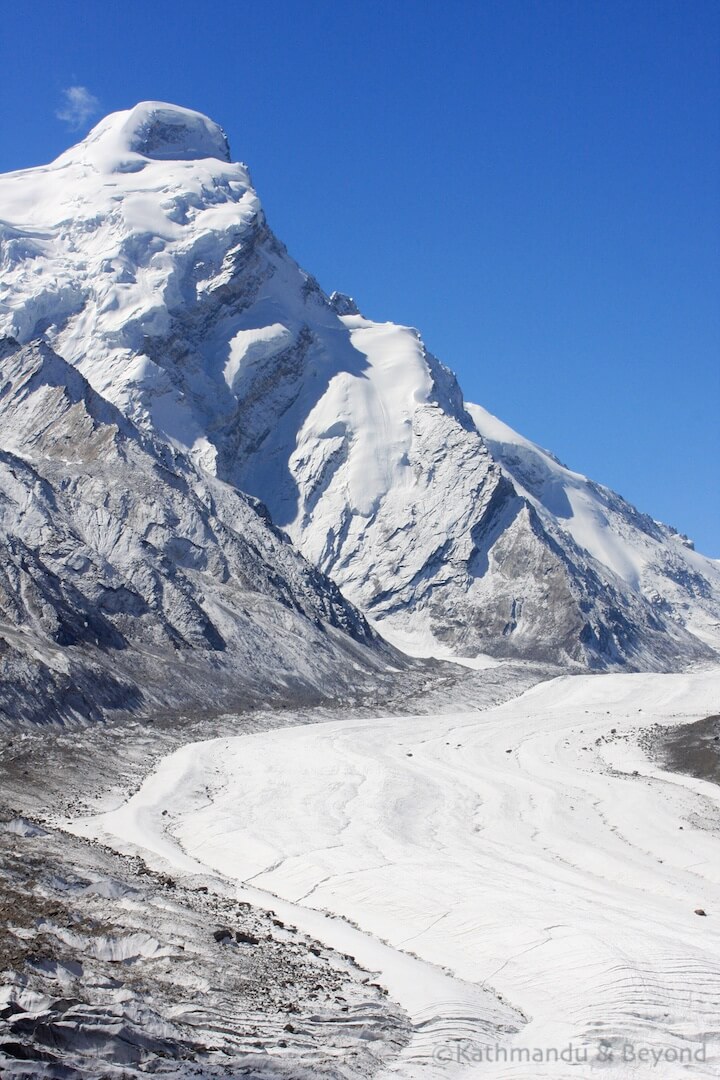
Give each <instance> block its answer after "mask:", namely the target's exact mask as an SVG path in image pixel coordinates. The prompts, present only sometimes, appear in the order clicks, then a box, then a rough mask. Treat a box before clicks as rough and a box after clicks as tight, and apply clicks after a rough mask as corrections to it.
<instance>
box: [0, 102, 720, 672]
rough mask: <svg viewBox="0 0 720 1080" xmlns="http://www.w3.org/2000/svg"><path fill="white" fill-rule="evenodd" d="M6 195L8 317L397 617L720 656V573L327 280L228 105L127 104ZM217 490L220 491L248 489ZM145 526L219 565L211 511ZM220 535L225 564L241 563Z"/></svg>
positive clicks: (448, 628)
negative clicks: (306, 255)
mask: <svg viewBox="0 0 720 1080" xmlns="http://www.w3.org/2000/svg"><path fill="white" fill-rule="evenodd" d="M0 207H2V213H1V214H0V217H2V219H3V220H4V221H5V222H14V224H13V225H3V226H2V227H0V266H1V267H2V279H1V281H2V284H0V329H4V330H5V332H6V333H8V334H12V335H13V336H14V337H16V338H18V339H19V340H20V341H21V342H23V343H26V342H29V341H31V340H33V339H35V338H37V337H38V336H42V337H43V339H44V340H45V341H47V342H48V343H49V344H50V345H52V347H53V348H54V349H56V351H57V352H59V353H60V354H62V356H63V357H64V358H65V359H66V360H67V361H68V362H70V363H71V364H73V365H74V366H75V367H76V368H77V369H78V370H79V371H80V372H82V373H83V374H84V375H85V376H86V378H87V379H88V381H89V382H90V384H92V386H93V387H94V388H95V390H97V391H98V392H99V393H100V394H102V395H103V397H104V398H106V399H107V400H108V401H112V402H113V404H114V405H115V406H117V408H118V409H119V410H120V412H121V413H122V414H123V416H125V417H127V418H129V420H130V421H132V423H133V424H134V425H135V426H136V427H137V428H138V429H139V430H141V431H143V432H144V433H145V435H146V436H147V437H148V438H152V439H153V440H155V443H154V445H155V446H156V448H157V446H158V444H159V442H162V443H164V444H165V445H166V447H167V448H172V449H166V450H165V451H163V453H165V454H166V455H167V454H169V455H170V458H171V459H172V460H175V457H174V455H175V452H176V451H178V452H180V453H181V455H182V460H183V462H184V464H183V470H184V471H183V476H184V477H185V482H186V483H187V484H188V490H190V489H192V491H193V492H194V491H195V489H196V488H197V487H198V485H200V486H201V487H203V490H207V491H211V492H212V493H213V496H212V497H213V498H218V499H219V498H220V497H219V496H217V497H216V496H215V494H214V492H215V489H214V488H213V484H214V481H212V480H211V479H210V478H209V477H208V474H213V475H214V476H216V477H217V478H218V479H219V480H222V481H225V482H226V484H229V485H232V486H233V487H235V488H236V489H239V490H240V491H244V492H247V493H249V494H250V495H252V496H256V497H257V498H259V499H261V500H262V501H263V502H264V503H265V504H266V505H267V506H268V508H269V510H270V512H271V515H272V519H273V521H274V522H275V524H276V525H277V526H280V527H281V528H283V529H285V530H286V531H287V532H288V533H289V535H290V536H291V537H292V538H293V540H294V541H295V543H296V544H297V546H298V547H299V549H300V550H301V551H302V552H303V553H304V554H305V555H306V557H307V558H308V559H309V560H310V561H311V562H312V563H314V564H315V566H317V567H318V568H319V569H320V570H321V571H323V572H325V573H327V574H329V575H331V576H332V578H333V579H334V580H335V581H336V582H337V584H338V585H339V586H340V588H341V589H342V590H343V592H344V594H345V595H346V596H347V597H348V598H349V599H350V600H351V601H353V602H354V603H356V604H357V605H359V606H360V607H361V608H362V609H363V610H364V611H365V612H366V613H367V614H368V615H369V616H371V617H372V618H373V619H374V620H377V623H378V625H379V627H380V628H381V630H382V631H383V632H385V633H388V634H391V635H393V634H395V635H399V638H400V639H402V640H412V641H414V643H415V646H416V647H417V646H418V645H419V646H422V647H425V648H426V649H430V650H433V649H437V648H439V647H443V648H445V649H447V650H449V651H451V652H454V653H456V654H459V655H464V656H473V655H475V654H477V653H478V652H488V653H491V654H493V655H496V656H512V657H525V658H532V659H542V660H551V661H554V662H560V663H563V664H569V665H571V666H572V665H578V666H581V667H591V668H601V667H607V666H614V665H620V666H630V667H633V668H650V669H666V668H672V667H677V666H679V665H683V664H685V663H688V662H692V661H694V660H698V659H704V658H708V657H712V656H716V655H717V653H716V652H715V651H714V650H716V649H717V648H718V647H719V646H720V571H719V569H718V565H717V564H716V563H714V562H713V561H712V560H709V559H704V558H703V557H702V556H700V555H698V554H696V553H695V552H693V551H691V550H690V548H689V547H688V546H687V544H686V543H684V542H683V540H682V538H680V537H678V536H677V534H674V533H673V532H672V531H671V530H669V529H668V528H666V527H665V526H661V525H658V524H657V523H654V522H651V521H650V519H648V518H646V517H645V516H644V515H641V514H639V513H638V512H637V511H635V510H634V509H633V508H632V507H629V506H628V504H627V503H625V502H624V501H623V500H621V499H620V498H619V497H618V496H615V495H614V494H613V493H612V492H609V491H607V489H604V488H600V487H599V486H598V485H594V484H592V483H591V482H589V481H587V480H586V479H585V478H584V477H578V476H577V474H573V473H570V472H569V471H568V470H563V468H562V466H560V465H559V463H557V462H556V461H555V459H553V458H552V457H551V455H548V454H546V453H545V452H544V451H541V450H540V449H539V448H538V447H534V446H533V445H532V444H530V443H528V442H527V441H526V440H522V438H521V437H520V436H516V435H515V433H512V432H510V434H509V435H508V434H507V433H508V432H509V429H505V428H504V425H500V427H501V428H502V429H503V431H502V432H499V428H498V424H499V422H498V421H495V420H494V418H492V417H489V416H488V414H487V413H485V412H484V410H482V409H479V408H477V407H475V406H471V405H466V404H465V403H464V402H463V398H462V393H461V391H460V389H459V387H458V385H457V382H456V381H455V378H454V376H453V375H452V374H451V372H449V371H448V370H447V369H446V368H444V367H443V365H442V364H440V363H439V362H438V361H437V360H436V359H435V358H434V357H432V356H431V355H430V354H429V353H428V352H427V351H426V349H425V347H424V345H423V342H422V340H421V338H420V336H419V335H418V333H417V331H415V330H412V329H410V328H407V327H402V326H395V325H394V324H391V323H374V322H371V321H370V320H368V319H365V318H363V316H361V315H360V314H359V313H358V309H357V306H356V305H355V303H354V301H352V300H351V299H350V298H349V297H346V296H344V295H341V294H333V296H332V297H330V298H328V297H327V296H325V294H324V293H323V292H322V290H321V289H320V288H319V286H318V285H317V283H316V282H315V281H314V279H313V278H312V277H310V276H309V275H307V274H306V273H305V272H303V271H302V270H301V269H300V268H299V267H298V266H297V264H296V263H295V262H294V261H293V260H292V259H291V258H290V257H289V256H288V254H287V252H286V251H285V249H284V247H283V246H282V245H281V244H280V243H279V242H278V240H277V239H276V238H275V237H274V236H273V234H272V232H271V231H270V230H269V228H268V226H267V223H266V221H265V218H264V215H263V212H262V208H261V206H260V203H259V200H258V198H257V195H256V194H255V192H254V190H253V189H252V186H251V183H250V179H249V175H248V173H247V170H246V168H245V166H243V165H238V164H233V163H231V162H230V161H229V160H228V154H227V152H226V143H225V140H224V135H223V133H222V131H221V129H220V128H218V126H217V125H215V124H213V123H212V121H209V120H207V119H206V118H204V117H200V116H199V114H195V113H190V112H189V111H188V110H176V109H174V107H173V106H167V105H163V104H160V103H146V104H144V105H140V106H137V107H136V108H135V109H133V110H131V111H129V112H127V113H118V114H114V115H113V116H110V117H108V118H106V120H104V121H103V122H102V123H101V124H99V125H98V126H97V127H96V128H95V129H94V130H93V132H91V134H90V135H89V136H88V138H87V139H86V140H85V141H84V142H82V143H80V144H79V145H78V146H76V147H74V148H72V149H71V150H69V151H68V152H67V153H66V154H64V155H62V157H61V158H59V159H58V160H57V161H56V162H54V163H53V164H51V165H49V166H47V167H46V168H44V169H35V170H27V171H25V172H23V173H15V174H10V175H8V176H6V177H4V178H0ZM160 453H161V452H160V450H158V449H156V454H160ZM190 461H192V462H193V463H194V465H193V466H191V465H190V463H189V462H190ZM193 469H194V470H195V471H192V470H193ZM198 470H200V471H198ZM190 475H192V477H193V479H192V480H188V479H187V477H188V476H190ZM218 490H221V491H222V492H223V495H222V499H221V500H220V501H221V503H222V505H223V507H225V506H227V504H228V500H231V499H235V500H237V504H238V505H242V506H244V507H246V508H247V507H248V506H249V505H250V504H249V503H248V501H247V500H242V499H241V498H240V497H239V496H237V495H231V494H230V492H229V489H228V488H227V487H225V486H222V485H220V486H219V487H218ZM143 497H144V496H143ZM208 497H209V496H208ZM93 498H95V499H98V498H100V492H99V489H98V488H96V489H95V494H94V495H93ZM182 498H183V499H184V498H185V495H183V496H182ZM201 498H205V495H203V496H201ZM233 505H235V504H233ZM224 512H225V511H224ZM174 513H175V514H179V511H178V509H177V508H176V509H175V510H174ZM156 516H157V515H156ZM179 516H180V518H181V520H182V514H179ZM146 526H147V527H148V528H150V533H149V534H148V536H147V538H145V539H147V541H148V542H149V543H151V544H153V545H155V546H156V548H157V549H158V550H159V551H162V552H163V553H164V554H165V555H166V556H167V554H168V545H169V546H170V549H171V552H172V558H173V560H174V561H175V563H180V564H182V565H183V576H187V575H191V574H197V573H200V572H203V568H201V567H198V566H195V565H191V566H185V565H184V564H185V563H187V562H188V561H189V562H190V563H191V564H192V563H193V560H196V559H197V558H199V557H200V556H198V555H197V553H196V551H195V547H194V546H193V545H194V544H195V543H196V541H195V539H194V538H193V537H194V533H193V531H192V529H191V530H190V533H189V534H188V532H187V530H186V531H185V532H184V533H183V534H182V536H180V537H176V536H175V529H176V527H175V526H174V525H172V524H171V523H169V521H168V520H166V519H162V520H161V521H159V522H156V523H150V522H147V523H146ZM151 526H152V527H151ZM268 535H269V533H268ZM178 545H179V547H178ZM221 546H222V545H221ZM200 547H201V548H203V545H202V544H201V545H200ZM180 549H182V550H180ZM203 550H204V554H203V555H202V559H204V560H207V563H206V566H205V571H206V572H207V573H208V574H210V575H211V576H213V580H215V577H214V575H215V574H216V573H220V574H222V573H223V572H224V571H223V570H222V566H223V559H224V558H226V556H225V554H221V553H220V552H214V554H212V555H211V554H210V552H209V550H206V549H203ZM213 551H214V547H213ZM274 557H275V556H274V554H272V555H271V556H270V558H271V559H272V558H274ZM281 576H282V575H281ZM318 580H320V579H318ZM123 587H124V588H126V587H127V586H123ZM323 590H327V585H326V584H323V585H322V587H321V588H320V592H321V594H323V595H324V596H325V599H321V600H318V601H317V603H319V605H320V608H321V609H322V611H323V612H326V610H330V609H327V603H329V601H328V600H327V595H326V594H325V593H323ZM11 591H12V590H11ZM131 591H132V590H131ZM135 591H138V590H137V589H136V590H135ZM281 591H282V590H281ZM181 592H182V590H181ZM166 593H167V596H168V597H170V596H171V595H172V596H173V600H172V602H171V601H170V600H169V599H168V601H167V604H165V603H164V605H163V611H166V614H167V626H166V628H165V630H163V633H164V634H165V635H166V637H167V638H168V640H170V639H172V638H173V635H175V634H177V635H179V638H180V639H181V640H182V641H183V642H185V643H187V644H192V646H193V647H197V648H198V649H202V650H206V651H207V650H209V651H211V652H213V651H218V648H219V638H221V639H222V640H223V641H224V642H226V643H227V641H228V640H229V638H232V632H231V630H229V629H228V628H227V627H226V626H225V623H224V618H221V617H220V616H219V615H218V614H217V612H214V613H212V614H211V613H210V612H209V610H206V606H203V605H200V607H201V608H202V611H203V612H204V615H201V614H199V611H198V609H196V607H194V606H193V603H196V602H197V601H196V599H193V603H191V602H190V600H188V599H187V596H186V594H185V593H182V595H183V596H184V597H185V599H184V600H182V601H181V600H180V599H179V598H178V596H177V594H175V593H174V592H173V587H171V586H170V585H167V586H166V587H165V586H164V587H163V596H164V595H165V594H166ZM138 595H141V596H143V597H145V601H144V602H149V601H148V600H147V596H146V593H142V592H138ZM96 602H97V598H95V599H94V600H93V603H96ZM103 602H104V604H105V607H104V608H100V612H101V613H102V614H103V618H106V619H109V623H110V625H111V627H112V629H113V631H114V632H117V633H121V634H122V633H124V632H125V631H124V626H125V624H126V623H127V622H128V620H130V621H132V622H133V625H139V626H140V625H143V619H144V616H143V614H142V612H141V611H140V610H139V609H138V611H136V612H134V613H133V614H132V615H131V614H129V613H128V611H127V610H123V611H116V612H114V613H113V617H112V619H110V618H109V614H108V612H107V606H108V604H109V605H110V606H112V605H113V604H114V605H119V606H121V607H123V606H125V607H126V606H127V605H133V604H137V603H138V601H136V600H134V599H132V598H131V597H130V596H128V595H126V594H125V593H124V592H123V593H118V594H112V596H111V594H110V593H107V594H103ZM334 602H336V603H341V602H340V601H339V600H336V601H334ZM291 606H292V605H291ZM169 608H172V616H171V617H170V614H169ZM331 608H332V611H333V612H335V614H334V615H328V616H327V617H328V618H329V619H330V621H331V622H332V621H333V619H334V620H335V624H337V625H340V626H341V627H345V623H346V622H347V620H349V621H350V622H352V619H351V617H350V616H349V615H344V616H340V614H338V612H339V610H340V609H339V608H338V609H337V610H336V608H333V607H332V605H331ZM181 610H182V615H181ZM344 610H347V609H344ZM206 616H207V621H205V617H206ZM322 617H325V615H323V616H322ZM343 620H345V622H344V621H343ZM147 621H148V620H147V619H145V622H147ZM170 626H172V631H171V630H170V629H169V627H170ZM348 628H350V629H351V631H352V632H354V633H357V632H358V630H357V626H356V627H355V628H352V627H348ZM156 631H157V632H158V633H160V629H159V626H158V627H156ZM92 632H93V633H94V632H95V631H94V630H93V631H92ZM97 632H98V633H99V632H100V629H99V628H98V631H97ZM103 632H105V631H103ZM108 632H109V631H108ZM154 632H155V631H154ZM215 634H217V635H219V638H217V637H216V636H215ZM213 642H214V644H213Z"/></svg>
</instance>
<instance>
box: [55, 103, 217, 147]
mask: <svg viewBox="0 0 720 1080" xmlns="http://www.w3.org/2000/svg"><path fill="white" fill-rule="evenodd" d="M78 151H81V154H80V155H79V154H78ZM127 154H139V155H140V156H141V157H145V158H149V159H150V160H153V161H196V160H199V159H202V158H217V159H218V160H219V161H225V162H227V161H229V160H230V147H229V145H228V140H227V136H226V135H225V132H224V131H223V129H222V128H221V127H220V125H219V124H216V123H215V121H214V120H210V118H209V117H207V116H204V115H203V114H202V113H199V112H195V110H194V109H185V108H183V107H182V106H180V105H171V104H168V103H167V102H164V101H141V102H140V103H139V104H137V105H135V107H134V108H132V109H124V110H122V111H120V112H114V113H110V114H109V115H108V116H106V117H105V118H104V119H103V120H101V121H100V123H99V124H96V125H95V127H94V128H93V129H92V131H91V132H90V133H89V135H88V136H87V137H86V138H85V139H84V140H83V141H82V142H81V143H79V144H78V146H76V147H73V149H72V150H69V151H68V156H70V157H72V158H77V157H78V156H88V155H89V156H91V157H93V158H96V157H98V155H99V156H102V157H105V156H108V157H111V158H112V157H117V158H123V157H126V156H127ZM63 156H65V155H63Z"/></svg>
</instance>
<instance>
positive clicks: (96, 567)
mask: <svg viewBox="0 0 720 1080" xmlns="http://www.w3.org/2000/svg"><path fill="white" fill-rule="evenodd" d="M0 545H1V550H2V560H1V561H0V715H5V716H8V715H9V716H11V717H12V716H14V717H17V716H28V717H38V716H42V715H44V716H45V718H52V717H55V716H57V717H65V716H67V715H68V714H70V713H73V712H74V713H77V714H78V715H80V716H85V717H88V716H93V715H99V714H102V712H103V711H104V710H107V709H108V708H124V709H128V708H130V709H132V708H135V709H139V708H141V707H142V706H143V704H144V703H145V704H146V705H147V704H154V705H155V706H157V705H158V704H164V705H168V704H174V705H178V704H181V705H185V704H188V703H191V702H193V703H195V704H202V705H212V704H214V705H216V706H217V705H219V704H222V703H223V702H227V703H229V704H234V705H237V704H239V703H245V702H247V701H250V700H252V699H253V697H254V698H255V699H262V700H264V701H271V700H272V699H280V698H286V697H288V696H291V697H294V698H295V700H298V699H300V700H302V699H304V698H307V697H311V698H312V697H314V698H317V697H318V696H323V695H324V694H332V695H336V694H337V693H338V692H342V689H343V687H346V686H348V685H351V684H352V683H353V680H354V681H355V682H360V681H361V679H362V677H363V675H366V676H367V674H368V673H372V675H373V676H374V678H375V679H377V678H378V677H379V676H381V674H382V671H383V669H384V668H385V667H387V665H388V663H389V662H390V661H391V660H392V659H394V658H393V657H392V656H391V655H390V654H389V653H388V651H387V649H386V648H385V646H384V645H383V643H382V642H380V641H379V640H378V639H377V638H376V637H375V636H374V635H373V633H372V631H371V630H370V628H369V627H368V625H367V623H366V622H365V620H364V619H363V617H362V616H361V615H360V614H359V612H357V611H356V610H355V609H354V608H352V607H351V606H350V605H349V604H348V603H347V602H346V601H345V600H344V599H343V597H342V596H341V595H340V593H339V591H338V590H337V588H336V586H335V585H334V584H333V583H332V582H331V581H329V580H328V579H327V578H325V577H323V575H322V574H320V573H319V572H318V571H317V570H315V569H314V568H313V567H311V566H310V565H309V564H308V563H307V562H306V561H305V560H304V559H303V558H302V556H301V555H300V554H299V553H298V552H297V551H296V550H295V549H294V548H293V547H292V546H291V545H290V544H289V543H288V541H287V539H286V538H285V537H284V536H283V535H282V534H280V533H279V532H278V531H277V530H276V529H274V527H272V526H271V525H270V524H269V523H268V521H267V517H266V511H265V510H264V508H263V507H262V506H259V505H257V504H256V503H255V502H254V501H253V500H250V499H249V498H248V497H246V496H244V495H242V494H241V493H240V492H238V491H236V490H235V489H234V488H232V487H230V486H228V485H227V484H224V483H222V482H221V481H219V480H217V479H216V478H214V477H213V476H212V475H210V474H207V473H202V472H200V471H198V470H197V468H196V467H195V466H194V465H193V464H192V463H191V462H190V461H189V460H188V459H187V458H185V457H184V456H183V455H182V454H181V453H180V452H179V451H176V450H173V449H172V448H170V447H168V446H167V445H165V444H162V443H155V442H153V441H152V440H150V439H148V438H146V437H143V436H141V435H140V434H139V432H138V431H137V429H136V428H135V427H134V426H133V425H132V423H131V422H130V421H129V420H127V419H126V418H125V417H124V416H123V414H122V413H120V412H119V411H118V410H117V409H116V408H115V407H114V406H113V405H111V404H109V403H108V402H107V401H105V400H104V399H103V398H101V397H100V396H99V395H98V394H97V393H95V391H93V390H92V389H91V388H90V386H89V384H88V383H87V381H86V380H85V378H84V377H83V376H82V375H81V374H80V373H79V372H78V371H77V370H75V369H74V368H72V367H70V366H69V365H68V364H66V363H65V361H64V360H62V359H61V358H60V357H59V356H58V355H57V354H56V353H54V352H53V351H52V350H51V348H50V347H49V346H48V345H46V344H44V343H39V344H35V345H30V346H25V347H21V346H19V345H18V344H17V343H16V342H12V341H8V340H5V341H4V342H2V343H1V344H0ZM395 659H396V658H395Z"/></svg>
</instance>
